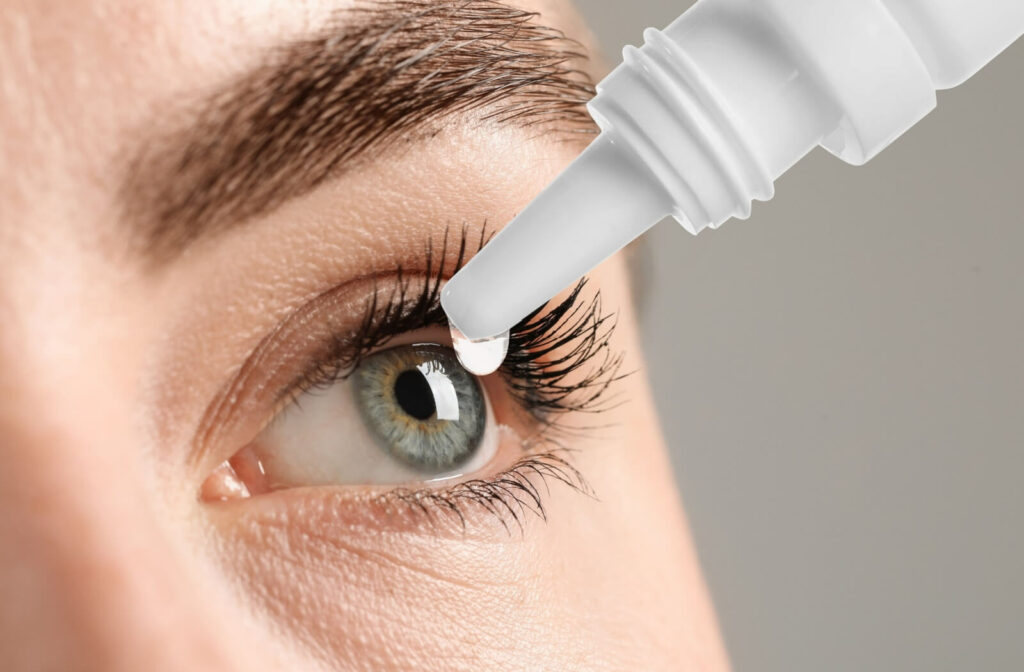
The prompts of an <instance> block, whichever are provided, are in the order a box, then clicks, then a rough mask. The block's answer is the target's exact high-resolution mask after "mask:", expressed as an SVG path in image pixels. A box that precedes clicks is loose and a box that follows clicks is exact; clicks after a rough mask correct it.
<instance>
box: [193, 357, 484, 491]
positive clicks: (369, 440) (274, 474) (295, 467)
mask: <svg viewBox="0 0 1024 672" xmlns="http://www.w3.org/2000/svg"><path fill="white" fill-rule="evenodd" d="M502 435H503V432H502V431H500V430H499V428H498V425H497V423H496V422H495V419H494V412H493V408H492V405H491V403H490V400H489V398H488V396H487V393H486V391H485V389H484V385H483V384H482V383H481V381H479V380H478V379H477V378H476V377H475V376H474V375H472V374H471V373H469V372H468V371H466V370H465V369H464V368H463V367H462V366H461V365H460V364H459V362H458V360H457V357H456V355H455V352H454V351H453V350H452V349H451V348H450V347H448V346H445V345H441V344H436V343H415V342H414V343H407V344H401V345H392V346H391V347H389V348H388V349H386V350H381V351H379V352H375V353H373V354H370V355H368V356H366V357H364V358H363V359H362V360H361V361H360V363H359V365H358V366H357V367H356V368H355V370H353V371H352V372H351V374H350V375H349V376H348V377H346V378H344V379H339V380H336V381H334V382H332V383H330V384H329V385H326V386H319V387H318V388H317V389H315V390H310V391H307V392H303V393H301V394H299V395H298V396H297V397H296V398H295V399H294V401H293V402H291V403H290V404H289V405H288V406H287V407H286V408H285V409H283V410H282V411H280V412H279V414H278V415H277V416H276V417H275V419H274V420H273V421H272V422H271V423H270V424H269V425H268V426H267V427H266V428H265V429H264V430H263V431H262V432H261V433H260V434H259V435H258V436H257V437H256V438H255V439H254V440H253V441H252V442H250V443H249V444H248V445H246V446H245V447H244V448H243V449H241V450H239V451H238V452H236V453H235V454H234V455H233V456H232V457H231V458H230V459H228V460H226V461H225V462H223V463H222V464H221V465H219V466H218V467H217V469H216V470H215V471H214V472H213V473H212V474H211V475H210V476H209V477H208V479H207V481H206V482H205V483H204V484H203V499H204V500H208V501H218V500H227V499H238V498H245V497H252V496H256V495H259V494H263V493H267V492H272V491H275V490H284V489H289V488H298V487H312V486H381V485H393V486H406V485H413V484H428V483H433V484H437V483H444V482H447V481H451V480H454V479H458V478H467V477H471V476H474V475H476V474H478V473H479V472H481V471H483V470H485V469H486V468H487V467H488V466H489V465H491V463H492V462H493V461H494V460H495V456H496V454H497V453H498V448H499V445H500V444H501V443H502Z"/></svg>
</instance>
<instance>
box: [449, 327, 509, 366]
mask: <svg viewBox="0 0 1024 672" xmlns="http://www.w3.org/2000/svg"><path fill="white" fill-rule="evenodd" d="M508 337H509V333H508V332H507V331H506V332H505V333H504V334H501V335H500V336H495V337H494V338H484V339H481V340H479V341H471V340H469V339H468V338H466V337H465V336H463V335H462V332H461V331H459V330H458V329H456V328H455V327H452V347H453V348H455V354H456V355H458V357H459V363H460V364H462V366H463V368H465V369H466V370H467V371H469V372H470V373H472V374H474V375H477V376H487V375H490V374H492V373H494V372H495V371H497V370H498V369H499V368H500V367H501V363H502V362H504V361H505V355H507V354H508Z"/></svg>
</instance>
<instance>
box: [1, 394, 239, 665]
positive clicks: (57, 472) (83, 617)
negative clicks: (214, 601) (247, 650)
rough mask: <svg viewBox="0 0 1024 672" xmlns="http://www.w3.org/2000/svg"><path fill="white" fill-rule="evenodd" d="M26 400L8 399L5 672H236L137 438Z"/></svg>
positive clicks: (4, 430) (4, 423)
mask: <svg viewBox="0 0 1024 672" xmlns="http://www.w3.org/2000/svg"><path fill="white" fill-rule="evenodd" d="M5 396H6V395H5ZM24 400H25V397H22V398H21V399H20V400H11V399H9V398H8V399H4V400H3V401H2V402H0V403H2V405H3V407H4V408H3V409H2V410H0V464H2V468H0V669H3V670H4V671H5V672H21V671H22V670H49V669H53V670H83V671H86V670H88V671H91V670H97V671H99V670H104V671H105V672H120V671H122V670H124V671H127V670H133V671H134V670H140V669H145V670H166V671H168V672H170V671H172V670H174V671H177V670H203V669H217V670H230V669H233V666H232V665H231V664H230V660H228V658H230V656H228V655H227V654H225V653H223V652H222V649H223V648H224V647H223V643H222V642H216V641H212V637H213V635H212V634H207V633H213V632H216V630H215V629H213V628H209V627H204V626H203V624H202V619H203V617H204V615H205V614H204V612H207V611H209V610H208V609H206V608H203V609H201V608H200V607H204V605H203V604H202V602H201V598H200V594H201V592H202V591H201V590H200V589H199V588H197V587H196V586H195V585H192V583H194V582H190V581H188V580H186V579H187V577H188V576H190V575H193V574H195V572H190V571H188V563H187V562H183V560H182V558H183V557H186V556H185V555H184V553H183V549H182V548H181V547H180V545H179V547H178V548H175V544H174V543H173V541H172V537H171V535H169V534H168V527H167V523H166V522H161V521H162V520H165V519H166V518H168V516H163V515H158V514H157V511H158V509H157V504H156V501H157V500H156V498H154V497H153V496H151V494H149V493H147V492H146V491H145V490H146V485H145V484H146V483H148V479H144V478H140V472H141V471H142V470H141V469H140V467H139V462H138V459H132V458H131V456H130V455H129V452H130V451H128V450H125V448H124V446H126V445H128V443H127V439H128V437H118V436H117V430H116V429H113V430H111V429H109V428H110V423H93V426H94V427H95V426H101V427H104V426H105V427H107V428H108V431H107V433H106V434H105V435H102V436H101V435H99V434H96V433H92V434H90V430H89V428H88V427H81V428H80V429H79V431H75V428H74V427H73V426H68V425H66V424H64V423H62V422H60V420H59V418H57V417H56V416H57V415H60V414H59V413H49V417H46V416H47V413H46V412H45V409H44V410H40V411H38V412H36V413H35V414H34V415H30V414H28V413H26V412H20V413H19V412H17V411H18V410H19V409H18V408H17V407H16V406H15V405H16V404H19V401H24ZM20 410H21V411H25V410H26V409H24V408H22V409H20ZM93 431H94V430H93Z"/></svg>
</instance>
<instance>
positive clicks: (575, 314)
mask: <svg viewBox="0 0 1024 672" xmlns="http://www.w3.org/2000/svg"><path fill="white" fill-rule="evenodd" d="M452 238H455V240H454V241H453V240H452ZM485 241H486V236H485V235H483V234H482V235H481V237H480V239H479V240H477V241H474V242H473V243H470V241H468V240H467V234H466V229H465V228H463V229H462V231H461V233H460V234H458V235H457V236H450V235H449V233H448V232H446V234H445V236H444V239H443V241H442V244H441V245H440V246H439V248H435V247H434V246H433V245H431V244H430V243H428V244H427V246H426V248H425V250H424V263H423V264H422V266H421V268H422V269H423V270H422V271H420V272H415V273H413V272H409V271H406V270H405V269H404V268H403V267H401V266H398V267H396V268H395V269H393V270H392V271H390V272H385V273H375V274H373V275H370V276H366V277H363V278H359V279H356V280H354V281H350V282H348V283H345V285H343V286H341V287H339V288H336V289H334V290H331V291H329V292H328V293H326V294H325V295H322V296H321V297H318V298H317V299H314V300H313V301H311V302H310V303H309V304H308V305H307V306H304V307H303V308H301V309H299V310H298V311H296V312H295V313H294V314H293V315H292V316H290V317H288V318H286V319H285V320H284V322H283V323H282V324H281V325H280V326H279V327H278V328H277V329H275V330H274V332H273V333H272V334H271V335H270V336H268V337H267V338H266V339H264V341H263V342H262V343H261V344H260V345H259V346H258V347H257V348H256V349H255V350H254V352H253V353H252V354H251V355H250V357H249V358H248V360H247V361H246V364H245V365H244V366H243V367H242V370H241V371H240V372H239V374H238V376H236V379H235V381H234V382H233V383H232V384H231V385H230V386H229V387H228V389H227V390H225V392H224V393H223V394H222V395H220V398H219V403H215V404H214V405H213V406H211V408H210V410H209V411H208V413H207V419H206V421H204V423H203V424H204V426H205V428H206V431H205V433H202V434H201V435H200V437H199V440H200V441H201V442H203V443H204V444H206V446H207V448H208V449H209V450H214V448H213V446H215V445H216V444H220V443H222V442H223V443H228V444H230V443H231V442H230V441H228V440H226V439H227V437H244V436H246V435H247V434H248V436H250V437H252V436H254V435H255V434H257V433H259V432H260V431H261V427H266V426H267V425H268V424H269V423H270V422H271V421H272V420H273V418H274V417H275V416H276V415H277V414H279V413H281V412H282V410H283V409H286V408H288V406H289V405H291V404H294V403H295V401H296V399H298V398H300V397H301V396H302V395H304V394H310V393H318V392H320V393H322V392H324V391H326V390H329V389H330V388H331V387H332V386H334V385H336V384H337V383H338V382H339V381H347V380H349V378H350V377H352V376H353V375H354V374H362V373H363V372H362V370H361V369H360V366H361V365H362V363H363V362H364V361H366V362H368V361H369V358H370V357H375V358H378V359H379V357H380V356H382V355H380V354H378V353H388V352H390V351H388V350H386V348H388V347H389V346H390V345H391V344H392V342H394V341H396V340H398V339H399V337H400V336H401V335H402V334H407V333H410V332H416V331H418V330H424V329H428V328H434V327H436V328H442V329H443V328H445V327H447V319H446V317H445V315H444V312H443V310H442V309H441V306H440V300H439V298H440V290H441V288H442V287H443V284H444V282H445V279H446V278H447V277H450V276H451V275H452V274H453V273H454V272H455V271H456V270H457V269H458V268H459V267H461V265H462V263H463V262H464V261H465V259H466V258H467V257H468V256H469V250H470V247H471V245H473V244H475V246H476V247H477V248H478V247H480V246H482V244H483V243H484V242H485ZM452 258H454V262H449V263H446V262H448V261H449V260H451V259H452ZM586 289H587V288H586V283H585V281H584V282H581V283H580V284H579V285H577V286H576V287H575V288H574V289H573V290H572V291H571V292H569V294H568V296H566V298H565V299H564V300H561V301H558V302H555V303H553V304H552V305H549V306H545V307H542V308H540V309H538V310H537V311H535V312H534V313H533V314H531V315H529V316H527V317H526V318H525V319H524V320H523V321H522V322H521V323H520V324H518V325H516V327H515V328H514V329H513V330H512V333H511V337H510V342H509V352H508V356H507V357H506V359H505V362H504V364H503V366H502V368H501V369H500V370H499V371H498V374H497V376H493V377H492V379H494V382H492V383H489V384H491V385H494V386H496V387H498V388H500V392H501V394H503V395H504V396H505V397H506V401H507V402H509V403H506V404H504V405H505V406H506V407H515V409H517V410H518V411H519V413H518V415H519V416H520V420H521V423H522V424H521V426H523V427H526V428H527V429H528V431H527V432H526V434H527V438H526V439H525V440H523V441H522V454H521V455H520V457H519V458H518V459H515V460H514V461H513V463H512V464H511V466H509V467H507V468H505V469H503V470H501V471H500V472H499V473H497V474H494V475H493V476H490V477H487V478H472V477H471V478H469V479H468V480H461V481H459V482H458V483H455V484H452V485H450V486H446V487H444V488H436V487H423V488H420V487H413V486H409V485H404V486H397V487H393V488H390V489H387V490H385V491H381V489H380V488H377V489H376V496H375V498H374V501H376V502H377V503H382V502H391V503H395V502H401V503H404V504H405V505H407V506H408V507H410V508H411V510H420V511H424V512H426V511H428V510H438V509H440V510H443V511H446V512H448V513H450V514H452V515H454V516H456V517H458V518H459V519H463V511H464V508H465V507H466V506H471V505H473V506H476V507H478V508H482V509H484V510H486V511H489V512H491V513H494V514H496V515H497V516H498V517H499V518H500V519H502V522H503V523H506V522H507V520H508V518H512V519H514V520H521V516H522V515H523V514H525V513H527V512H531V511H532V512H534V513H536V514H539V515H541V516H543V515H544V506H543V497H542V493H543V492H544V491H545V488H544V484H545V483H547V482H548V481H551V480H554V481H557V482H562V483H564V484H567V485H570V486H572V487H573V488H576V489H581V490H586V489H587V486H586V485H585V483H584V482H583V479H582V476H581V475H580V473H579V472H578V471H577V470H576V469H575V468H574V467H573V466H572V465H571V464H570V462H569V461H568V457H569V454H570V452H571V451H570V449H568V448H567V447H566V446H565V445H564V444H563V442H562V440H561V437H562V430H563V428H564V425H565V424H566V423H563V422H562V421H563V420H564V419H565V418H567V417H568V416H569V415H571V414H575V413H593V412H597V411H600V410H602V409H604V408H607V407H608V406H609V404H610V400H611V395H609V394H608V392H609V386H611V385H612V384H613V383H614V381H615V380H617V379H619V378H620V377H621V375H622V374H621V373H620V369H621V358H620V356H618V355H616V354H615V353H613V352H612V351H611V348H610V347H609V341H610V337H611V334H612V330H613V329H614V321H613V320H612V318H610V317H609V316H607V315H605V314H604V313H603V312H602V309H601V303H600V295H599V293H595V294H594V295H593V298H590V299H586V298H585V296H586ZM359 311H361V313H360V312H359ZM354 314H361V317H360V318H359V319H358V320H355V321H353V320H352V318H351V316H352V315H354ZM342 315H345V316H347V317H341V316H342ZM434 347H438V348H439V347H440V346H434ZM447 351H448V352H449V353H452V351H451V350H450V347H448V348H447ZM435 354H436V353H435ZM383 356H385V357H388V355H386V354H385V355H383ZM451 356H452V357H454V353H452V355H451ZM390 357H392V358H399V356H398V355H391V356H390ZM399 359H400V358H399ZM396 361H398V360H396ZM375 366H376V365H375ZM463 375H464V376H466V377H468V379H469V380H470V381H472V377H470V376H469V374H468V373H464V374H463ZM365 378H366V376H365V375H356V377H355V379H354V380H355V381H356V382H358V381H360V380H362V379H365ZM371 378H372V377H371ZM396 381H397V379H396ZM460 381H461V379H460ZM393 382H395V381H393ZM474 384H475V383H474ZM459 385H460V386H461V389H468V387H467V385H469V383H466V382H465V381H461V382H460V383H459ZM261 407H262V408H263V409H264V410H263V412H262V415H263V417H264V419H263V420H262V421H261V424H254V423H253V422H252V421H251V420H250V421H248V422H244V421H239V420H238V419H237V418H239V417H241V416H257V417H259V416H260V415H261V413H260V410H259V409H260V408H261ZM268 408H269V409H270V411H269V412H267V410H266V409H268ZM378 411H379V409H378ZM572 424H573V426H574V427H575V426H576V423H572ZM221 428H226V429H221ZM474 431H476V428H475V429H474ZM242 440H243V441H244V439H242ZM399 443H401V442H399ZM235 445H238V444H235ZM407 445H410V446H411V445H414V444H413V443H412V442H408V443H407ZM417 449H418V448H417ZM412 455H413V453H409V454H408V455H406V456H405V458H406V459H407V460H410V459H413V458H412V457H411V456H412ZM225 457H226V456H225ZM340 487H345V486H342V485H339V488H340ZM364 490H365V488H364ZM364 494H365V493H364Z"/></svg>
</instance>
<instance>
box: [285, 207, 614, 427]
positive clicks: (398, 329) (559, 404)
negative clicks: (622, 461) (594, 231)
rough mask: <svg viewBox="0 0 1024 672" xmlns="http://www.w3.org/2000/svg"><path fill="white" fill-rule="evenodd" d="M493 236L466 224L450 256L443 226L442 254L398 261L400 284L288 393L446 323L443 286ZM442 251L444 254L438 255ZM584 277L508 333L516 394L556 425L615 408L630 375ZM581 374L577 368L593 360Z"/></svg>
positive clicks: (372, 302) (508, 375) (430, 251)
mask: <svg viewBox="0 0 1024 672" xmlns="http://www.w3.org/2000/svg"><path fill="white" fill-rule="evenodd" d="M488 240H489V235H488V233H487V229H486V227H484V229H483V230H482V231H481V233H480V237H479V239H478V240H476V241H473V242H472V243H471V241H470V239H469V233H468V230H467V228H466V227H463V228H462V229H461V234H460V235H459V238H458V241H457V247H456V248H455V250H454V252H455V261H454V263H452V264H448V263H446V261H445V260H446V259H448V252H449V246H450V245H451V244H452V243H451V236H450V232H449V231H448V230H446V231H445V234H444V238H443V241H442V244H441V250H440V255H435V252H434V246H433V244H432V243H431V242H430V241H428V242H427V245H426V250H425V262H426V263H425V270H424V271H423V273H422V274H419V273H418V274H417V275H416V276H409V275H407V274H406V273H405V272H404V270H403V268H402V267H401V266H399V267H398V268H397V269H396V270H395V272H394V273H393V277H395V281H394V282H395V285H394V288H393V289H392V290H391V291H390V292H389V293H388V295H387V296H386V298H384V299H383V300H382V294H381V292H380V291H377V290H376V289H375V290H374V291H373V292H372V293H371V295H370V298H369V300H368V301H367V306H366V309H365V311H364V316H363V318H362V320H361V321H360V324H359V327H358V328H356V329H355V330H353V331H352V332H349V333H347V334H337V335H335V336H334V337H333V341H332V342H331V343H330V344H329V347H328V348H327V350H326V351H325V356H323V357H321V358H319V360H318V361H315V362H313V363H312V364H311V366H310V367H309V368H308V369H307V370H306V371H305V372H304V373H303V374H302V375H301V376H300V377H299V378H298V379H297V381H296V382H295V383H294V384H293V385H292V386H290V388H289V390H288V393H289V394H290V395H292V396H294V395H295V393H296V392H301V391H306V390H309V389H316V388H322V387H328V386H330V385H333V384H334V383H336V382H337V381H338V380H341V379H344V378H346V377H347V376H349V375H351V373H352V372H353V371H354V370H355V369H356V368H357V367H358V366H359V363H360V362H361V361H362V359H363V358H364V357H365V356H367V355H368V354H370V353H371V352H373V351H375V350H378V349H380V348H382V347H384V346H386V345H387V343H388V342H389V341H390V340H391V339H392V338H394V337H395V336H398V335H399V334H402V333H405V332H409V331H414V330H416V329H423V328H425V327H430V326H442V327H446V326H448V317H447V316H446V315H445V313H444V310H443V309H442V308H441V300H440V297H441V287H442V285H443V283H444V282H445V280H446V279H447V278H448V277H450V276H451V275H454V273H455V272H457V271H458V270H459V269H460V268H462V266H463V265H464V264H465V263H466V261H468V258H469V257H470V256H472V255H471V254H470V249H471V247H470V246H471V244H473V245H475V247H476V249H475V250H473V252H474V253H475V252H476V251H477V250H479V249H480V248H482V247H483V246H484V245H485V244H486V243H487V242H488ZM437 258H439V259H440V261H436V259H437ZM586 286H587V281H586V279H584V280H581V281H580V282H579V283H578V284H577V285H576V286H575V288H574V289H573V290H572V291H571V292H570V293H569V295H568V296H567V297H566V298H565V299H564V300H562V301H560V302H557V303H553V304H552V303H549V304H547V305H545V306H542V307H540V308H538V309H537V310H535V311H534V312H532V313H530V314H529V315H527V316H526V317H525V318H523V320H521V321H520V322H519V323H518V324H516V325H515V326H514V327H513V328H512V330H511V335H510V338H509V350H508V356H507V357H506V359H505V362H504V364H503V365H502V367H501V369H500V370H499V373H500V375H501V376H502V378H503V380H504V381H505V383H506V385H507V387H508V389H509V392H510V394H511V395H512V397H513V398H514V399H515V400H516V401H517V402H518V404H519V405H520V406H521V407H522V408H523V409H524V410H526V411H527V412H528V413H529V414H530V415H531V416H532V417H533V418H534V420H536V421H539V422H541V423H542V424H543V425H544V426H545V427H547V428H551V427H552V426H553V425H554V424H555V420H556V418H557V417H558V416H559V415H561V414H565V413H570V412H591V413H592V412H598V411H602V410H606V409H608V408H610V403H608V402H609V398H608V395H607V392H608V389H609V386H611V385H612V384H613V383H614V382H615V381H617V380H619V379H621V378H623V377H624V376H625V375H628V374H623V373H622V372H621V369H622V355H621V353H614V352H612V350H611V348H610V341H611V336H612V333H613V331H614V329H615V317H614V315H612V314H605V313H604V312H603V311H602V307H601V294H600V292H596V293H595V295H594V297H593V298H592V299H590V300H589V301H587V300H584V298H583V290H584V288H585V287H586ZM595 362H596V365H595V366H593V367H592V368H590V369H589V370H588V371H586V372H585V374H583V375H582V377H580V378H579V379H578V380H573V376H574V374H576V373H577V372H579V371H580V370H581V369H583V367H584V366H587V365H589V364H592V363H595Z"/></svg>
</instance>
